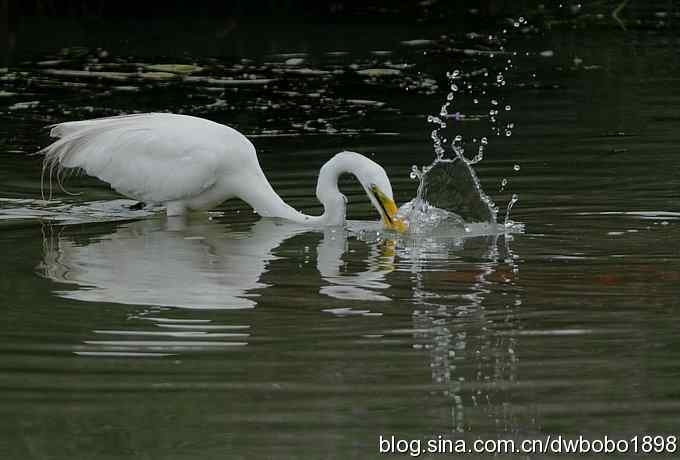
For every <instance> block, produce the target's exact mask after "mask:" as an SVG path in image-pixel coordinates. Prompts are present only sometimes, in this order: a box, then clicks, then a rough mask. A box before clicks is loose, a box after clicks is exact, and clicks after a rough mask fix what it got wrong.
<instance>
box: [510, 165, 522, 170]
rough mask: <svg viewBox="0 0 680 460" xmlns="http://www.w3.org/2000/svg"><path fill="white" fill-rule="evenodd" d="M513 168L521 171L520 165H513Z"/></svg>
mask: <svg viewBox="0 0 680 460" xmlns="http://www.w3.org/2000/svg"><path fill="white" fill-rule="evenodd" d="M512 169H514V170H515V171H519V170H520V167H519V165H517V164H516V165H515V166H513V167H512Z"/></svg>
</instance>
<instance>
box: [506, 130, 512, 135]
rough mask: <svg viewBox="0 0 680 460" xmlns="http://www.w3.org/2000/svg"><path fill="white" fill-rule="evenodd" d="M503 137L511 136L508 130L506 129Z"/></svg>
mask: <svg viewBox="0 0 680 460" xmlns="http://www.w3.org/2000/svg"><path fill="white" fill-rule="evenodd" d="M505 135H506V136H508V137H510V136H512V131H510V130H509V129H506V130H505Z"/></svg>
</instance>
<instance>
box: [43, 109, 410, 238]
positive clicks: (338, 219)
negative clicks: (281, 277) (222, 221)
mask: <svg viewBox="0 0 680 460" xmlns="http://www.w3.org/2000/svg"><path fill="white" fill-rule="evenodd" d="M50 135H51V136H52V137H58V138H59V139H58V140H56V141H55V142H53V143H52V144H50V145H49V146H47V147H45V148H44V149H42V150H41V151H40V153H43V154H44V155H45V170H46V171H48V173H49V174H50V176H51V175H52V173H53V172H54V171H55V169H56V170H57V171H58V170H60V169H62V168H80V169H82V170H84V171H85V172H86V173H87V174H89V175H91V176H95V177H97V178H99V179H101V180H103V181H104V182H107V183H108V184H110V185H111V188H113V189H114V190H116V191H117V192H119V193H121V194H123V195H125V196H128V197H130V198H134V199H136V200H139V201H142V202H144V203H161V204H163V205H165V207H166V211H167V214H168V215H181V214H184V213H186V212H187V211H189V210H207V209H211V208H213V207H215V206H217V205H219V204H220V203H222V202H223V201H225V200H228V199H231V198H240V199H242V200H243V201H245V202H247V203H248V204H249V205H251V206H252V207H253V209H255V210H256V211H257V212H258V213H259V214H260V215H262V216H264V217H280V218H284V219H287V220H291V221H293V222H298V223H303V224H310V225H320V226H326V225H343V224H344V223H345V213H346V203H347V198H346V197H345V196H344V195H343V194H342V193H340V190H339V189H338V178H339V177H340V175H342V174H344V173H351V174H353V175H354V176H356V178H357V179H358V180H359V182H360V183H361V185H362V187H363V188H364V190H365V191H366V194H367V195H368V197H369V199H370V201H371V203H372V204H373V206H374V207H375V208H376V210H377V211H378V213H380V217H381V218H382V221H383V223H384V225H385V227H386V228H389V229H394V230H405V224H404V223H403V222H401V221H400V220H399V219H397V218H396V217H395V214H396V212H397V207H396V205H395V203H394V199H393V195H392V185H391V184H390V180H389V178H388V177H387V174H386V173H385V170H384V169H383V168H382V167H381V166H380V165H379V164H377V163H375V162H374V161H372V160H370V159H368V158H366V157H365V156H363V155H360V154H358V153H355V152H340V153H338V154H337V155H335V156H334V157H333V158H332V159H331V160H329V161H328V162H327V163H326V164H325V165H324V166H323V167H322V168H321V171H320V172H319V179H318V183H317V187H316V196H317V198H318V199H319V201H320V202H321V203H322V204H323V206H324V212H323V214H322V215H320V216H308V215H305V214H302V213H300V212H299V211H297V210H295V209H293V208H292V207H291V206H289V205H288V204H286V203H285V202H284V201H283V200H282V199H281V197H280V196H279V195H278V194H277V193H276V192H275V191H274V189H273V188H272V186H271V185H270V184H269V181H268V180H267V178H266V177H265V175H264V173H263V172H262V168H261V167H260V164H259V162H258V159H257V153H256V152H255V147H254V146H253V144H252V143H251V142H250V141H249V140H248V139H247V138H246V137H245V136H244V135H243V134H241V133H239V132H238V131H236V130H235V129H233V128H230V127H228V126H225V125H221V124H219V123H215V122H213V121H210V120H205V119H203V118H198V117H192V116H188V115H176V114H169V113H145V114H135V115H123V116H119V117H110V118H99V119H93V120H83V121H73V122H67V123H59V124H57V125H54V126H53V127H52V130H51V131H50Z"/></svg>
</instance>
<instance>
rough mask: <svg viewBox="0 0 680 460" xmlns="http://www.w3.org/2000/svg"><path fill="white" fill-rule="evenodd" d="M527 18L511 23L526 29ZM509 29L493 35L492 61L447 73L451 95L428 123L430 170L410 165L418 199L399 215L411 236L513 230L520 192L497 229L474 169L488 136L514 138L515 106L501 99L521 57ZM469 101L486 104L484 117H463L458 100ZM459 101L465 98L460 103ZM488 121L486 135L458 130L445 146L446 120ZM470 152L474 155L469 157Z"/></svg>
mask: <svg viewBox="0 0 680 460" xmlns="http://www.w3.org/2000/svg"><path fill="white" fill-rule="evenodd" d="M515 24H516V25H515ZM525 24H526V19H524V18H523V17H520V18H517V19H516V20H514V21H513V25H515V27H519V26H520V25H525ZM507 34H508V31H507V30H505V29H504V30H503V32H502V34H501V37H493V38H494V40H497V41H498V49H497V50H496V52H490V53H488V54H486V56H487V58H488V59H489V60H490V63H489V65H488V66H487V67H482V68H480V69H476V70H474V71H470V72H463V71H462V70H460V69H456V70H453V71H451V72H447V73H446V77H447V79H448V87H449V90H450V91H449V92H448V94H447V95H446V98H445V100H444V101H443V103H442V105H441V108H440V110H439V114H438V115H437V116H436V115H429V116H428V117H427V121H428V123H430V124H432V125H433V129H432V131H431V133H430V138H431V139H432V147H433V151H434V159H433V162H432V163H431V164H429V165H427V166H422V167H418V166H416V165H414V166H412V168H411V173H410V177H411V179H413V180H418V181H419V183H418V190H417V193H416V197H415V198H414V199H413V200H411V201H409V202H408V203H405V204H404V205H403V206H402V207H401V208H400V209H399V213H398V216H399V217H400V218H401V219H403V220H405V221H407V223H408V225H409V232H411V233H429V232H432V231H434V230H435V229H436V230H437V232H439V231H443V230H447V231H448V230H452V231H460V230H461V229H463V230H464V231H467V229H468V224H469V223H473V222H475V223H480V222H484V223H488V224H489V226H490V227H491V228H494V227H498V228H499V229H502V231H508V229H513V228H514V226H515V225H516V224H515V223H514V222H513V221H512V220H511V219H510V212H511V210H512V207H513V206H514V204H515V203H516V202H517V201H518V200H519V198H518V196H517V195H516V194H513V195H512V198H511V200H510V201H509V202H508V205H507V207H506V211H505V217H504V220H503V225H498V213H499V210H498V207H497V206H496V204H495V203H494V201H493V200H492V198H491V197H490V196H489V195H487V194H486V193H485V192H484V190H483V188H482V185H481V182H480V180H479V178H478V176H477V173H476V171H475V169H474V167H473V166H474V165H475V164H478V163H480V162H481V161H482V160H483V159H484V156H485V154H486V151H487V149H488V147H489V144H490V141H489V138H492V137H493V136H497V137H509V136H512V134H513V130H514V128H515V125H514V123H513V122H512V121H510V120H508V119H507V118H508V117H509V116H510V113H511V111H512V106H511V105H510V104H508V103H506V102H505V101H504V100H503V99H504V98H503V91H504V89H505V87H506V86H507V84H508V83H507V80H506V75H505V73H506V72H509V71H510V70H511V69H513V56H515V55H516V54H517V53H515V52H508V51H506V49H505V47H504V43H505V42H506V41H507V37H506V35H507ZM496 55H498V56H499V57H501V56H502V57H503V58H504V59H505V60H504V62H502V63H501V66H502V67H500V68H499V70H494V69H493V68H492V67H498V66H497V63H496V62H495V61H494V58H495V56H496ZM464 97H465V98H468V99H470V101H471V102H472V103H473V104H474V105H473V106H472V107H473V109H476V108H477V106H480V105H482V107H483V104H484V103H485V102H486V103H487V104H488V108H486V109H483V110H482V112H481V113H476V114H470V115H465V114H462V113H461V111H460V110H458V108H457V106H458V104H459V102H461V105H463V104H462V102H464V101H465V99H462V98H464ZM459 99H462V100H461V101H459ZM468 118H469V119H470V121H473V120H474V121H479V120H484V119H486V120H487V121H488V124H487V130H488V134H487V135H484V136H479V137H474V138H472V139H466V138H464V137H463V134H461V133H460V132H458V133H456V134H455V135H454V136H453V141H452V142H451V143H450V144H448V145H447V138H446V137H445V133H444V131H445V130H446V129H447V127H448V124H447V121H449V120H452V121H454V122H455V121H458V122H460V121H466V119H468ZM466 150H468V151H472V152H473V153H474V154H473V155H472V156H471V157H470V156H468V155H466ZM519 169H520V167H519V165H518V164H514V166H513V171H514V172H517V171H519ZM507 184H508V180H507V178H503V180H502V183H501V191H503V190H504V189H505V187H506V186H507Z"/></svg>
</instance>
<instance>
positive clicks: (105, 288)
mask: <svg viewBox="0 0 680 460" xmlns="http://www.w3.org/2000/svg"><path fill="white" fill-rule="evenodd" d="M360 226H361V225H360ZM364 226H368V227H370V228H371V229H373V231H374V233H375V230H376V229H377V230H380V224H379V223H370V224H368V223H365V225H364ZM71 228H73V227H69V226H50V225H46V227H45V234H46V237H45V245H44V256H43V262H42V264H41V266H40V267H39V269H40V272H41V273H42V274H43V275H44V276H45V277H47V278H49V279H51V280H53V281H56V282H58V283H60V286H59V289H58V290H55V293H56V294H57V295H59V296H60V297H64V298H67V299H74V300H80V301H85V302H106V303H119V304H127V305H139V306H142V307H143V311H141V312H140V313H138V314H135V315H132V317H131V318H130V319H131V320H133V321H135V323H136V326H138V328H137V329H134V330H133V329H131V328H128V327H126V328H124V330H123V329H120V328H113V329H105V328H102V329H98V330H95V331H94V333H96V334H97V335H98V336H100V335H104V336H106V339H104V340H99V339H97V340H87V341H86V342H85V346H84V347H80V348H78V350H77V353H78V354H85V355H103V356H109V355H116V356H165V355H168V354H174V353H175V352H177V351H197V350H201V351H206V350H217V349H224V348H225V347H234V346H242V345H246V344H247V341H246V339H247V337H248V336H249V334H250V331H249V329H250V326H249V325H244V324H215V323H213V322H212V320H210V319H207V318H206V315H200V316H197V315H196V314H195V313H194V314H193V316H191V317H188V318H187V315H186V311H187V310H191V311H197V310H199V311H203V310H209V311H210V310H244V309H252V308H254V307H256V305H257V304H258V298H259V296H260V294H261V293H262V290H263V289H266V288H267V287H268V286H269V285H268V284H266V283H265V282H264V281H263V280H264V279H265V276H264V275H265V274H266V273H267V272H268V271H269V266H270V263H271V262H272V261H274V260H276V259H278V258H279V257H278V256H275V255H274V253H275V252H276V249H277V248H279V246H281V245H282V244H283V243H284V242H285V241H286V240H289V239H290V238H293V237H294V236H297V235H302V234H315V233H319V235H320V234H321V233H322V232H323V238H321V239H320V242H319V244H318V248H317V260H316V268H317V270H318V273H319V275H320V276H321V278H322V280H323V281H325V282H326V284H325V285H324V283H322V285H321V286H320V287H319V293H320V294H322V295H325V296H330V297H332V298H335V299H341V300H369V301H384V300H390V299H389V297H387V296H386V295H384V294H381V293H380V291H383V290H386V289H387V288H389V287H390V286H389V284H387V283H386V281H385V277H386V275H387V274H388V273H389V272H390V271H392V270H393V259H394V249H393V248H392V246H391V245H390V243H392V242H391V241H390V240H386V241H385V242H383V243H382V244H378V243H376V244H371V245H368V246H367V247H368V251H369V253H370V254H369V257H368V258H367V260H366V262H367V265H368V268H367V269H366V270H363V271H362V270H352V271H351V272H348V271H346V270H344V269H343V266H344V265H343V264H344V262H343V257H344V255H345V254H346V253H347V252H348V251H347V247H348V234H349V233H348V230H346V229H343V228H342V227H329V228H324V229H320V230H313V229H310V228H309V227H304V226H300V225H298V224H294V223H290V222H285V221H280V220H273V219H260V220H259V221H257V222H255V223H254V224H248V223H240V224H235V225H232V226H231V228H229V227H228V228H226V229H225V227H224V225H223V224H222V223H220V222H217V221H210V220H207V219H205V216H204V217H202V218H201V217H198V218H197V219H194V220H185V219H184V218H171V219H149V220H143V221H135V222H127V223H123V224H117V225H116V226H115V227H114V231H113V232H110V233H109V232H107V233H104V234H101V233H98V229H97V228H96V227H95V228H92V229H91V231H97V233H92V234H91V235H90V236H89V237H88V238H86V239H84V238H83V236H82V235H79V234H78V232H74V231H71V230H70V229H71ZM57 229H58V231H57ZM48 234H49V236H47V235H48ZM361 244H362V245H364V243H361ZM172 308H178V309H181V310H174V311H173V310H172ZM340 310H342V311H340ZM346 310H347V311H346ZM181 311H184V312H185V313H182V314H179V315H178V314H177V313H178V312H181ZM348 311H350V313H348V314H357V313H361V312H364V311H363V310H351V309H331V310H329V312H330V313H335V314H346V313H347V312H348ZM365 313H366V314H372V313H371V312H369V311H366V312H365ZM150 325H153V328H151V329H149V327H148V326H150ZM118 338H121V339H124V340H115V339H118ZM92 347H95V349H93V348H92Z"/></svg>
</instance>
